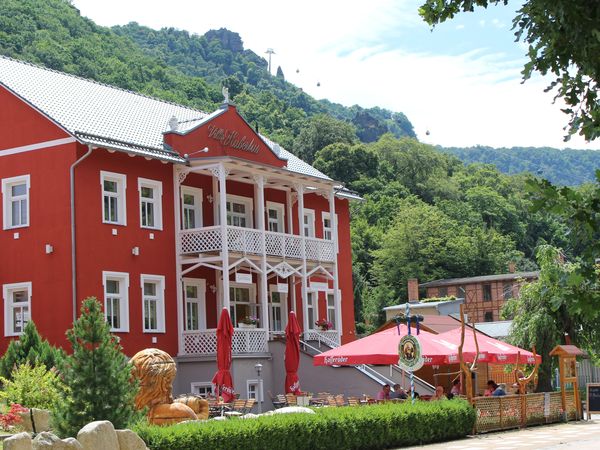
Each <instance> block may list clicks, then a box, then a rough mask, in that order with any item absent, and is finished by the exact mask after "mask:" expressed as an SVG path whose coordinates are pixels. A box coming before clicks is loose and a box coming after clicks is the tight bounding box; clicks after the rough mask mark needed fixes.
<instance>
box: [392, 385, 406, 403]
mask: <svg viewBox="0 0 600 450" xmlns="http://www.w3.org/2000/svg"><path fill="white" fill-rule="evenodd" d="M407 398H408V395H406V392H405V391H404V389H402V387H401V386H400V385H399V384H395V385H394V392H390V399H391V400H393V399H400V400H406V399H407Z"/></svg>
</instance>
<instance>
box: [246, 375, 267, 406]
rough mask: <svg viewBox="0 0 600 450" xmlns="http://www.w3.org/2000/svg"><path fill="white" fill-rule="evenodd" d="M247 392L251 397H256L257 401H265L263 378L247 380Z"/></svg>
mask: <svg viewBox="0 0 600 450" xmlns="http://www.w3.org/2000/svg"><path fill="white" fill-rule="evenodd" d="M246 392H247V394H248V398H249V399H250V398H254V399H256V401H257V402H262V401H264V400H263V383H262V380H246Z"/></svg>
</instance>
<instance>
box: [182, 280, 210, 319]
mask: <svg viewBox="0 0 600 450" xmlns="http://www.w3.org/2000/svg"><path fill="white" fill-rule="evenodd" d="M183 289H184V298H185V329H186V331H197V330H206V281H205V280H201V279H197V278H184V279H183Z"/></svg>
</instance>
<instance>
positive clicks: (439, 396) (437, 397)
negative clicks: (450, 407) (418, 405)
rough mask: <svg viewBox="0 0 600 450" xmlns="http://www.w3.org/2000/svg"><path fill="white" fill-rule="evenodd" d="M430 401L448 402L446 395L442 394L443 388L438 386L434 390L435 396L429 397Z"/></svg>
mask: <svg viewBox="0 0 600 450" xmlns="http://www.w3.org/2000/svg"><path fill="white" fill-rule="evenodd" d="M431 400H448V398H447V397H446V394H444V386H438V387H436V388H435V394H434V395H433V397H431Z"/></svg>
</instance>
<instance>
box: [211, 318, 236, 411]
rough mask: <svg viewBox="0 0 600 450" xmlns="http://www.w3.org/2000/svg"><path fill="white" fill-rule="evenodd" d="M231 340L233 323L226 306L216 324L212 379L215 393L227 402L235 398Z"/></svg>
mask: <svg viewBox="0 0 600 450" xmlns="http://www.w3.org/2000/svg"><path fill="white" fill-rule="evenodd" d="M232 340H233V324H232V323H231V318H230V317H229V311H228V310H227V308H223V311H221V317H220V318H219V324H218V325H217V369H218V370H217V373H216V374H215V376H214V377H213V379H212V382H213V384H214V385H215V386H216V388H217V389H216V390H217V393H218V394H219V395H221V396H222V397H223V401H224V402H226V403H229V402H231V401H233V399H234V398H235V393H234V391H233V379H232V378H231V372H230V371H229V370H230V369H231V343H232Z"/></svg>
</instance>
